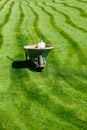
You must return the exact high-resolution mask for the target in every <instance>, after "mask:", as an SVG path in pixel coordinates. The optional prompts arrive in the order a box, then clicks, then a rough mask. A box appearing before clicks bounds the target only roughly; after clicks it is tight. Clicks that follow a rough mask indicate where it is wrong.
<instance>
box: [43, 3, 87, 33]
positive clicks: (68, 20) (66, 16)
mask: <svg viewBox="0 0 87 130" xmlns="http://www.w3.org/2000/svg"><path fill="white" fill-rule="evenodd" d="M43 4H44V5H46V6H49V7H51V8H52V9H53V10H54V11H56V12H58V13H60V14H62V15H63V16H64V17H65V19H66V23H68V24H69V25H71V26H72V27H74V28H76V29H79V30H81V31H83V32H87V30H85V29H83V28H81V27H79V26H77V25H76V24H74V23H73V22H72V20H71V19H70V17H69V16H68V15H67V14H65V13H64V12H61V11H59V10H57V9H56V8H55V7H54V6H52V5H48V4H46V3H45V2H44V3H43Z"/></svg>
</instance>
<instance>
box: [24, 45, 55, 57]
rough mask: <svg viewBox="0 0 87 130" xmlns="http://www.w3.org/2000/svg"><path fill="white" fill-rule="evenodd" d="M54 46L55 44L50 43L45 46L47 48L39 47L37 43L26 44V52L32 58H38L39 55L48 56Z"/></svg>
mask: <svg viewBox="0 0 87 130" xmlns="http://www.w3.org/2000/svg"><path fill="white" fill-rule="evenodd" d="M52 48H53V46H50V45H48V44H47V45H46V46H45V48H38V47H37V45H27V46H24V50H25V53H26V54H27V56H29V57H30V58H37V57H38V55H42V56H43V57H46V56H47V55H48V53H49V51H50V50H51V49H52Z"/></svg>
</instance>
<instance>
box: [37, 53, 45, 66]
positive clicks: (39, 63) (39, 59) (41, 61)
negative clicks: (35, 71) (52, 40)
mask: <svg viewBox="0 0 87 130" xmlns="http://www.w3.org/2000/svg"><path fill="white" fill-rule="evenodd" d="M38 65H39V66H40V67H41V68H42V67H43V65H44V60H43V57H42V55H39V56H38Z"/></svg>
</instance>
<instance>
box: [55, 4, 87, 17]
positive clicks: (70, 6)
mask: <svg viewBox="0 0 87 130" xmlns="http://www.w3.org/2000/svg"><path fill="white" fill-rule="evenodd" d="M54 3H55V4H62V5H64V6H66V7H69V8H73V9H76V10H78V11H79V12H80V16H81V17H87V13H86V12H85V10H83V9H82V8H80V7H77V6H73V5H68V4H67V3H64V2H62V3H58V2H54Z"/></svg>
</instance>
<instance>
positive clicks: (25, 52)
mask: <svg viewBox="0 0 87 130" xmlns="http://www.w3.org/2000/svg"><path fill="white" fill-rule="evenodd" d="M25 56H26V61H27V60H28V59H27V52H25Z"/></svg>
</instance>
